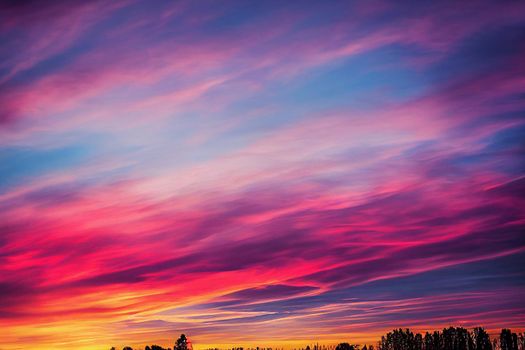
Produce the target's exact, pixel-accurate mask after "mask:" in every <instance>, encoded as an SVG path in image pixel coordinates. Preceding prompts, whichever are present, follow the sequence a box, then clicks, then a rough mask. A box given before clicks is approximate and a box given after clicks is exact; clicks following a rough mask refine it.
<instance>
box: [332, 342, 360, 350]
mask: <svg viewBox="0 0 525 350" xmlns="http://www.w3.org/2000/svg"><path fill="white" fill-rule="evenodd" d="M335 350H357V349H356V347H355V345H350V344H348V343H340V344H338V345H337V346H336V347H335Z"/></svg>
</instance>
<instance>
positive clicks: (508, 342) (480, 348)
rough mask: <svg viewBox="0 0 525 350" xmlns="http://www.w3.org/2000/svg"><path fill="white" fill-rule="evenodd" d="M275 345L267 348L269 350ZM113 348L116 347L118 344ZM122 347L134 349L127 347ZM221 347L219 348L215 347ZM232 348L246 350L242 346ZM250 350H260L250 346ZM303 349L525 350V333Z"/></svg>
mask: <svg viewBox="0 0 525 350" xmlns="http://www.w3.org/2000/svg"><path fill="white" fill-rule="evenodd" d="M268 349H271V348H266V349H265V350H268ZM111 350H116V349H115V348H114V347H113V348H111ZM122 350H133V349H132V348H131V347H129V346H126V347H124V348H123V349H122ZM144 350H171V348H163V347H161V346H159V345H151V346H146V347H145V349H144ZM173 350H193V349H192V346H191V343H190V342H189V340H188V338H187V337H186V336H185V335H184V334H181V336H180V337H179V339H177V341H176V342H175V344H174V345H173ZM215 350H218V349H215ZM231 350H244V348H242V347H240V348H239V347H238V348H232V349H231ZM248 350H260V348H256V349H248ZM300 350H525V335H524V334H523V333H519V334H517V333H514V332H512V331H511V330H510V329H507V328H504V329H502V330H501V332H500V334H499V336H496V337H494V338H493V339H491V338H490V335H489V334H488V333H487V332H486V331H485V329H483V328H482V327H476V328H474V329H473V330H472V331H469V330H468V329H466V328H463V327H448V328H444V329H443V330H442V331H434V332H426V333H425V334H421V333H413V332H412V331H411V330H410V329H408V328H405V329H401V328H399V329H394V330H393V331H391V332H388V333H387V334H385V335H383V336H382V337H381V340H380V341H379V342H378V344H377V348H376V347H374V346H373V345H363V347H361V346H360V345H358V344H350V343H340V344H339V345H337V346H336V347H335V349H334V347H333V346H319V345H314V346H313V347H312V348H310V346H307V347H306V348H304V349H300Z"/></svg>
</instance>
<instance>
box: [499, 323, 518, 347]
mask: <svg viewBox="0 0 525 350" xmlns="http://www.w3.org/2000/svg"><path fill="white" fill-rule="evenodd" d="M499 342H500V347H501V350H518V336H517V334H516V333H512V331H511V330H510V329H506V328H505V329H502V330H501V334H500V336H499Z"/></svg>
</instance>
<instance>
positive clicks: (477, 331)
mask: <svg viewBox="0 0 525 350" xmlns="http://www.w3.org/2000/svg"><path fill="white" fill-rule="evenodd" d="M474 349H476V350H492V344H491V343H490V337H489V334H488V333H487V332H486V331H485V330H484V329H483V328H482V327H476V328H474Z"/></svg>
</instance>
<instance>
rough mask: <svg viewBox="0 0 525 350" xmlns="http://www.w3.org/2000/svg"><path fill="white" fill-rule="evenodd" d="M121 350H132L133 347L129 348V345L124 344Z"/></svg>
mask: <svg viewBox="0 0 525 350" xmlns="http://www.w3.org/2000/svg"><path fill="white" fill-rule="evenodd" d="M122 350H133V349H132V348H131V346H125V347H123V348H122Z"/></svg>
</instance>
